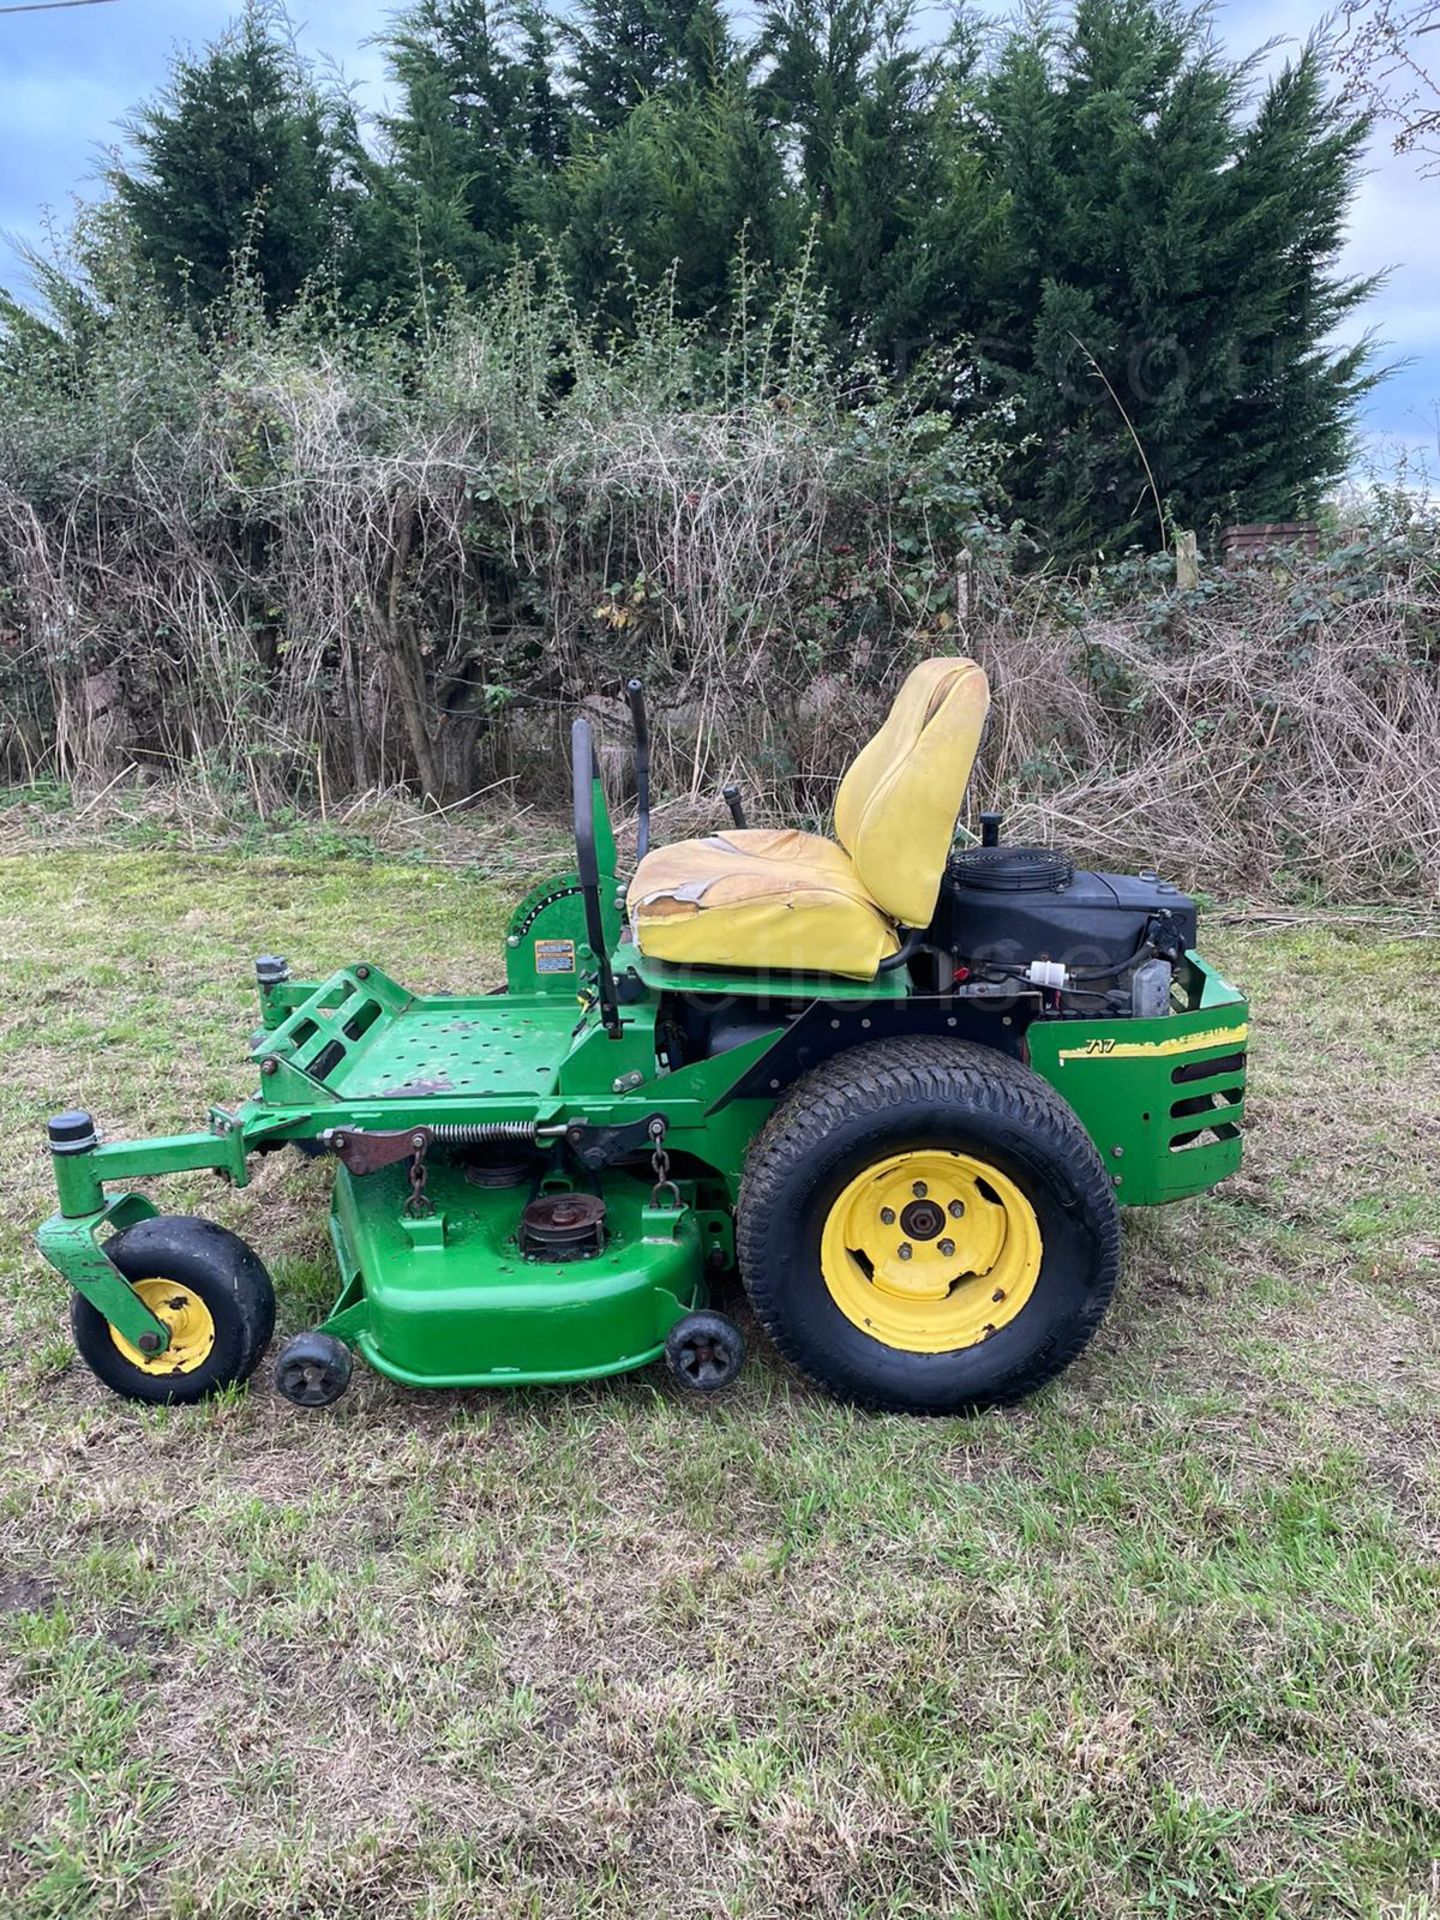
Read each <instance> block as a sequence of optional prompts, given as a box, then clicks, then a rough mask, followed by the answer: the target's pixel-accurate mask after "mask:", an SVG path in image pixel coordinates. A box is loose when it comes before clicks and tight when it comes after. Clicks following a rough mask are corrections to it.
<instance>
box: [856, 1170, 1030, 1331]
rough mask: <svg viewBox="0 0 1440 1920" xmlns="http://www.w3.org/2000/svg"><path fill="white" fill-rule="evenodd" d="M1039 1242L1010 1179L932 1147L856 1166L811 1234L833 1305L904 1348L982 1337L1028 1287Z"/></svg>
mask: <svg viewBox="0 0 1440 1920" xmlns="http://www.w3.org/2000/svg"><path fill="white" fill-rule="evenodd" d="M1041 1251H1042V1249H1041V1239H1040V1223H1039V1221H1038V1219H1037V1218H1036V1214H1035V1209H1034V1207H1033V1206H1032V1204H1031V1202H1030V1200H1029V1199H1028V1198H1027V1197H1026V1195H1025V1194H1024V1193H1023V1192H1022V1191H1021V1189H1020V1187H1019V1186H1018V1185H1017V1184H1016V1183H1015V1182H1014V1181H1013V1180H1012V1179H1010V1177H1009V1176H1008V1175H1007V1174H1005V1173H1002V1172H1001V1171H1000V1169H999V1168H998V1167H995V1166H993V1165H991V1164H989V1163H988V1162H986V1161H984V1160H981V1159H980V1158H978V1157H977V1156H975V1155H972V1154H966V1153H952V1152H947V1151H945V1150H943V1149H939V1148H927V1149H921V1150H916V1151H912V1152H908V1153H900V1154H891V1155H889V1156H888V1157H887V1158H885V1159H883V1160H878V1161H875V1162H874V1163H872V1165H870V1166H868V1167H866V1168H865V1169H863V1171H861V1172H860V1173H858V1174H856V1175H855V1176H854V1178H853V1179H852V1180H850V1181H849V1183H848V1184H847V1185H846V1186H845V1187H844V1188H843V1189H842V1191H841V1192H840V1194H839V1195H838V1197H837V1198H836V1200H835V1201H834V1203H833V1205H832V1206H831V1208H830V1211H829V1213H828V1215H827V1216H826V1219H825V1224H824V1226H823V1228H822V1231H821V1244H820V1253H821V1271H822V1274H823V1276H824V1280H825V1285H826V1287H827V1288H828V1290H829V1292H830V1296H831V1298H832V1299H833V1300H834V1302H835V1304H836V1305H837V1306H838V1307H839V1308H840V1311H841V1312H842V1313H843V1314H844V1315H845V1317H846V1318H847V1319H848V1320H850V1321H851V1322H853V1324H854V1325H856V1326H857V1327H860V1328H861V1329H863V1331H864V1332H866V1333H868V1334H870V1335H872V1336H873V1338H875V1339H877V1340H880V1341H882V1342H883V1343H884V1344H885V1345H886V1346H891V1347H895V1348H898V1349H900V1350H901V1351H903V1352H907V1353H949V1352H954V1351H956V1350H958V1349H960V1348H963V1347H971V1346H976V1345H978V1344H979V1343H980V1341H982V1340H988V1339H989V1338H990V1337H991V1335H992V1334H994V1333H997V1332H998V1331H999V1329H1000V1328H1001V1327H1003V1326H1005V1325H1006V1324H1007V1323H1008V1322H1009V1321H1011V1320H1013V1319H1014V1318H1015V1316H1016V1315H1017V1314H1018V1313H1019V1312H1020V1311H1021V1309H1022V1308H1023V1307H1024V1305H1025V1303H1026V1301H1027V1300H1028V1299H1029V1298H1030V1295H1031V1293H1032V1292H1033V1290H1034V1286H1035V1280H1036V1277H1037V1275H1038V1274H1039V1271H1040V1259H1041Z"/></svg>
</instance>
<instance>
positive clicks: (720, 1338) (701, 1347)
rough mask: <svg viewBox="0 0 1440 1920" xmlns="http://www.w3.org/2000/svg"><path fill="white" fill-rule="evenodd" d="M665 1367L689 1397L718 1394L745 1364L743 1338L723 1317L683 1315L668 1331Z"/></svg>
mask: <svg viewBox="0 0 1440 1920" xmlns="http://www.w3.org/2000/svg"><path fill="white" fill-rule="evenodd" d="M665 1364H666V1366H667V1367H669V1369H670V1371H671V1373H673V1374H674V1376H675V1378H676V1379H677V1380H678V1381H679V1382H680V1384H681V1386H682V1387H689V1388H690V1390H691V1392H692V1393H718V1392H719V1391H720V1389H721V1388H722V1387H728V1386H729V1385H730V1383H731V1382H732V1381H733V1380H734V1379H735V1378H736V1376H737V1375H738V1374H739V1372H740V1369H741V1367H743V1366H744V1364H745V1336H744V1334H742V1333H741V1331H740V1329H739V1327H737V1326H736V1324H735V1322H734V1321H733V1320H727V1319H726V1318H725V1315H724V1314H723V1313H710V1312H708V1311H706V1312H702V1313H687V1314H686V1316H685V1318H684V1319H683V1320H677V1321H676V1322H675V1324H674V1326H673V1327H672V1328H671V1329H670V1332H669V1335H668V1337H667V1339H666V1341H665Z"/></svg>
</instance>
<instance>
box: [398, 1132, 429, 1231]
mask: <svg viewBox="0 0 1440 1920" xmlns="http://www.w3.org/2000/svg"><path fill="white" fill-rule="evenodd" d="M410 1145H411V1147H412V1149H413V1151H412V1153H411V1155H410V1198H409V1199H408V1200H407V1201H406V1202H405V1211H406V1213H407V1214H408V1215H409V1217H410V1218H411V1219H412V1220H420V1219H423V1218H424V1216H425V1215H426V1214H427V1213H433V1212H434V1211H435V1208H434V1205H433V1204H432V1202H431V1200H430V1197H429V1195H428V1194H427V1193H426V1191H425V1149H426V1148H427V1147H428V1146H429V1145H430V1135H429V1133H428V1132H427V1131H426V1130H425V1129H424V1128H423V1127H417V1128H416V1129H415V1131H414V1133H412V1134H411V1136H410Z"/></svg>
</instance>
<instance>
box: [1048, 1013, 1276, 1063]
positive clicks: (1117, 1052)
mask: <svg viewBox="0 0 1440 1920" xmlns="http://www.w3.org/2000/svg"><path fill="white" fill-rule="evenodd" d="M1249 1036H1250V1027H1249V1023H1248V1022H1244V1021H1242V1023H1241V1024H1240V1025H1239V1026H1238V1027H1207V1028H1206V1029H1205V1031H1204V1032H1203V1033H1190V1034H1182V1035H1179V1036H1177V1038H1175V1039H1174V1040H1087V1041H1086V1042H1085V1044H1084V1046H1083V1047H1062V1048H1061V1049H1060V1053H1059V1060H1060V1064H1061V1066H1064V1064H1065V1062H1066V1061H1067V1060H1158V1059H1160V1058H1162V1057H1163V1056H1164V1055H1166V1054H1175V1053H1203V1052H1204V1050H1205V1048H1206V1047H1239V1046H1243V1045H1244V1043H1245V1041H1246V1040H1247V1039H1248V1038H1249Z"/></svg>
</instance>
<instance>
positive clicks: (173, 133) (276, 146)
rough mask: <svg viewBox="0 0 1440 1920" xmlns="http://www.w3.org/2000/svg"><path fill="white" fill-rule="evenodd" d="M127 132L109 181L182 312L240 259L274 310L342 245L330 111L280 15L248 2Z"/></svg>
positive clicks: (341, 201)
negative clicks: (125, 154) (126, 147)
mask: <svg viewBox="0 0 1440 1920" xmlns="http://www.w3.org/2000/svg"><path fill="white" fill-rule="evenodd" d="M126 131H127V133H128V135H129V138H130V142H131V145H132V147H133V149H134V152H133V156H132V157H130V158H126V159H121V160H119V161H117V162H116V163H115V164H114V165H113V166H112V168H111V169H110V172H109V176H108V177H109V180H110V184H111V186H112V188H113V189H114V192H115V195H116V198H117V199H118V201H119V203H120V205H121V206H122V208H123V209H124V211H125V213H126V214H127V216H128V218H129V222H130V227H131V231H132V233H133V235H134V239H135V244H136V247H137V250H138V252H139V254H140V256H141V257H142V258H143V259H144V260H145V261H146V262H147V263H148V265H149V267H150V268H151V270H152V271H153V273H154V275H155V277H156V280H157V281H158V283H159V284H160V286H161V287H162V288H163V289H164V291H165V292H166V293H167V294H168V295H169V297H170V298H171V300H172V301H173V302H174V303H175V304H177V305H178V306H181V307H184V308H187V309H190V310H194V309H203V308H205V307H207V306H208V305H209V304H210V303H211V302H212V301H213V300H215V299H216V298H217V296H218V295H219V294H221V293H222V292H223V291H224V289H225V287H226V285H227V283H228V281H229V278H230V276H231V274H232V272H233V270H234V267H235V264H236V262H237V261H239V260H240V259H242V258H243V259H244V260H245V262H246V265H247V268H248V271H249V272H250V273H251V275H252V276H253V278H254V279H255V280H256V281H257V282H258V284H259V285H260V287H261V288H262V290H263V293H264V297H265V300H266V303H267V305H268V306H269V307H270V308H271V310H272V311H277V310H279V309H281V308H283V307H285V306H288V305H289V304H290V303H291V302H292V301H293V300H294V299H295V297H296V295H297V294H298V293H299V292H300V290H301V288H302V287H303V286H304V284H305V282H306V281H307V280H308V279H309V278H310V277H311V276H312V275H314V274H316V273H318V272H321V271H322V270H326V269H329V268H330V267H332V266H333V265H334V264H335V262H336V260H337V258H338V256H339V253H340V251H341V250H342V249H343V245H344V235H345V228H346V224H347V221H348V218H349V215H350V212H351V203H350V195H349V192H348V189H347V187H346V185H345V182H344V177H343V166H342V161H341V155H340V151H339V144H338V141H337V138H336V134H335V129H334V125H333V116H332V113H331V110H330V108H329V106H328V104H327V102H326V101H325V99H324V98H323V96H322V95H321V93H320V91H319V90H318V89H317V88H316V86H315V84H314V82H313V80H312V77H311V75H310V73H309V71H308V69H307V68H306V67H305V66H304V64H303V63H302V62H301V61H300V60H299V59H298V57H297V56H296V54H295V53H294V51H293V48H292V47H291V45H290V40H289V29H288V24H287V22H286V20H285V16H284V14H283V13H282V12H280V11H279V9H278V8H277V7H275V6H272V5H271V4H269V0H250V4H248V5H247V6H246V8H245V11H244V13H243V14H242V15H241V16H240V18H239V20H238V21H237V22H236V24H235V25H234V26H233V28H231V29H230V31H229V32H227V33H226V34H225V35H224V36H223V37H222V38H221V39H220V40H219V41H218V42H217V43H216V45H215V46H213V47H211V48H209V49H208V50H207V51H206V52H205V53H204V54H203V55H199V56H195V55H190V54H182V55H181V56H180V57H179V58H178V59H177V60H176V62H175V66H174V69H173V71H172V74H171V77H170V82H169V85H168V86H167V87H166V88H165V90H164V91H163V92H162V93H161V94H160V95H159V96H158V98H156V99H155V100H152V101H150V102H149V103H147V104H146V105H144V106H142V107H140V108H139V109H138V110H137V112H136V113H135V115H134V116H133V118H132V120H131V121H130V122H129V124H128V126H127V128H126Z"/></svg>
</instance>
